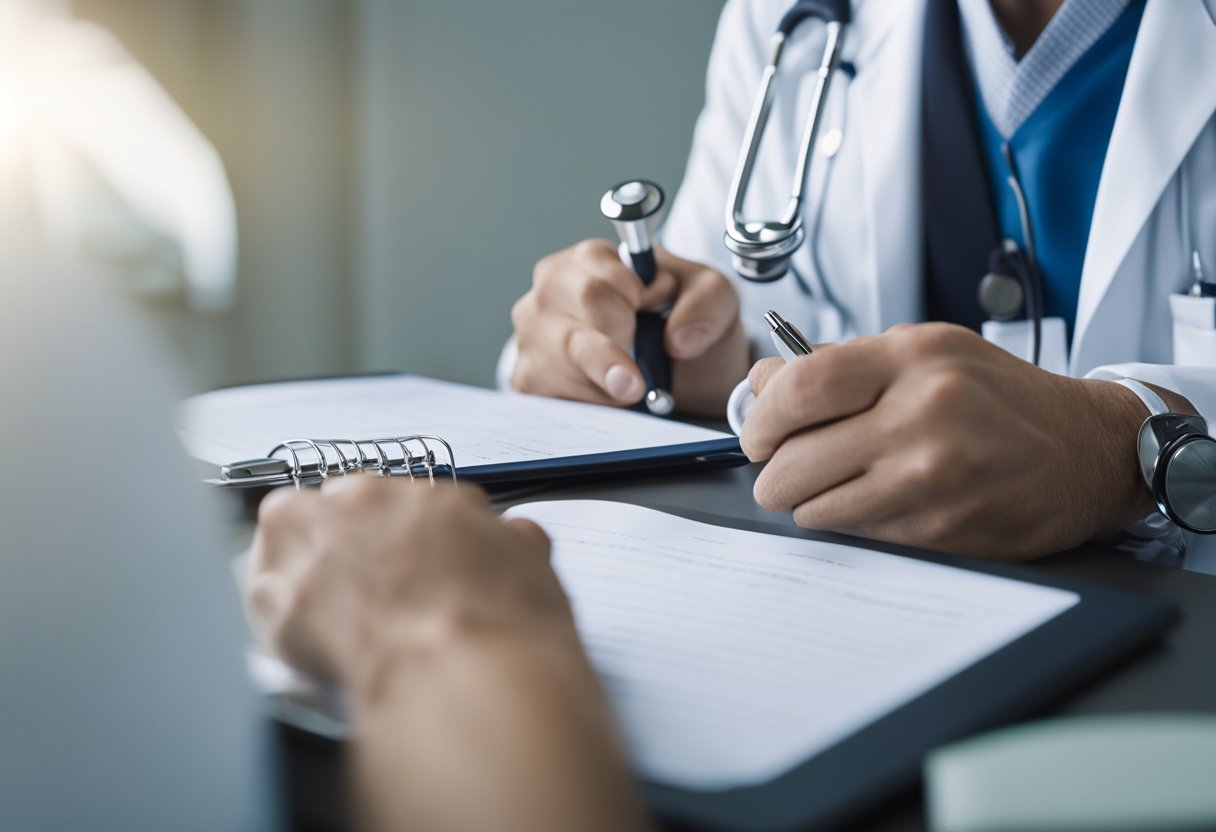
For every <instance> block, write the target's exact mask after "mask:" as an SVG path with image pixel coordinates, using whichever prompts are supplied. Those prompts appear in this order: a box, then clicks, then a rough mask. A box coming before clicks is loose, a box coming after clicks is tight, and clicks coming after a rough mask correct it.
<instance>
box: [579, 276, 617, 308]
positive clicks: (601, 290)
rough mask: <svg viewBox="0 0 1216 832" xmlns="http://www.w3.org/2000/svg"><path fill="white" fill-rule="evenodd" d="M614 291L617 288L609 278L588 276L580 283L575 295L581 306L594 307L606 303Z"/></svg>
mask: <svg viewBox="0 0 1216 832" xmlns="http://www.w3.org/2000/svg"><path fill="white" fill-rule="evenodd" d="M614 292H615V289H614V288H613V286H612V283H611V282H610V281H609V280H608V279H607V278H604V277H600V276H588V277H586V278H584V279H583V281H582V283H581V284H580V285H579V287H578V291H577V293H576V294H575V297H576V299H577V301H578V304H579V306H582V307H584V308H588V309H593V308H595V307H597V306H599V305H601V304H602V303H604V301H605V300H607V299H608V298H610V297H611V296H612V294H613V293H614Z"/></svg>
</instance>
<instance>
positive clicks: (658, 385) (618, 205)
mask: <svg viewBox="0 0 1216 832" xmlns="http://www.w3.org/2000/svg"><path fill="white" fill-rule="evenodd" d="M662 208H663V189H662V188H660V187H659V186H658V185H656V184H654V183H653V182H647V181H646V180H644V179H634V180H630V181H629V182H622V183H621V184H619V185H617V186H616V187H614V188H609V189H608V192H607V193H605V194H604V196H603V198H602V199H601V200H600V213H602V214H603V215H604V216H605V217H607V218H608V219H609V220H611V221H612V225H613V227H614V228H616V232H617V235H618V236H619V237H620V238H621V246H622V247H623V248H624V249H625V251H626V252H628V254H629V263H630V265H631V266H632V267H633V271H634V273H635V274H637V276H638V279H639V280H641V281H642V285H643V286H649V285H650V284H651V283H653V282H654V279H655V276H656V275H657V274H658V271H659V269H658V264H657V263H656V262H655V258H654V241H653V236H654V229H655V225H656V224H657V221H658V218H659V211H660V210H662ZM666 324H667V316H666V315H665V314H663V313H662V312H649V311H644V312H639V313H638V325H637V334H636V335H635V336H634V340H633V358H634V360H635V361H636V362H637V363H638V369H640V370H641V371H642V378H643V379H644V380H645V382H646V397H645V399H643V406H644V407H645V409H646V410H648V411H650V412H651V413H653V414H654V415H656V416H668V415H670V414H671V411H672V410H674V409H675V399H674V398H672V395H671V392H670V391H671V358H670V356H668V355H667V350H666V348H665V347H664V346H663V329H664V327H665V326H666Z"/></svg>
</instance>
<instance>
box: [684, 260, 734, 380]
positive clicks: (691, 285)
mask: <svg viewBox="0 0 1216 832" xmlns="http://www.w3.org/2000/svg"><path fill="white" fill-rule="evenodd" d="M669 256H670V255H669ZM672 274H674V275H675V277H676V280H677V281H678V282H679V289H678V292H677V294H676V299H675V303H674V305H673V306H672V308H671V314H670V315H669V316H668V317H667V328H666V345H667V351H668V352H669V353H671V355H672V357H673V358H678V359H683V360H691V359H694V358H699V357H700V356H701V355H702V354H704V353H705V351H706V350H708V349H709V348H710V347H711V346H713V345H714V344H716V343H718V342H719V341H721V340H722V338H723V337H724V336H725V335H726V334H727V333H728V332H730V330H731V327H732V326H734V324H735V322H736V321H738V320H739V295H738V293H737V292H736V291H735V287H734V286H732V285H731V283H730V281H729V280H727V279H726V278H725V277H724V276H723V275H721V274H719V273H718V272H716V271H714V270H713V269H711V268H709V267H708V266H701V265H699V264H696V263H691V262H689V261H687V260H684V261H681V265H680V267H678V268H673V269H672Z"/></svg>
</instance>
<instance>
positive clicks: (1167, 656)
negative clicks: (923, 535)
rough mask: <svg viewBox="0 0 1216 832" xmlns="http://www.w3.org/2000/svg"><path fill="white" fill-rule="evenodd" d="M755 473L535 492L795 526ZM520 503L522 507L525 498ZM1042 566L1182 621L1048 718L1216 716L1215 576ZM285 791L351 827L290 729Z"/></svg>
mask: <svg viewBox="0 0 1216 832" xmlns="http://www.w3.org/2000/svg"><path fill="white" fill-rule="evenodd" d="M757 470H758V469H757V468H756V467H748V468H738V469H733V470H728V471H715V472H707V473H702V474H699V475H697V476H671V477H653V478H650V479H647V480H641V481H639V480H630V481H621V482H616V483H609V484H602V485H578V486H573V487H567V488H563V489H561V490H560V491H551V492H546V493H544V494H541V495H537V498H538V499H551V498H553V497H563V498H564V497H570V498H582V499H608V500H621V501H625V502H631V503H638V504H641V505H648V506H653V507H655V508H669V509H676V510H681V509H684V510H687V509H692V510H696V511H702V512H708V513H712V514H716V515H718V516H721V517H723V518H727V520H728V521H729V518H740V519H750V520H761V521H765V522H770V523H789V522H790V520H789V518H788V516H786V515H777V514H770V513H768V512H766V511H764V510H763V509H761V508H759V507H758V506H757V505H756V504H755V502H754V501H753V500H752V497H751V483H752V480H753V479H754V477H755V474H756V471H757ZM525 501H526V500H516V501H515V502H525ZM1036 568H1039V569H1044V570H1047V571H1050V572H1052V573H1055V574H1058V575H1064V576H1068V577H1070V578H1077V579H1080V580H1085V581H1090V582H1092V583H1095V584H1103V585H1106V586H1112V587H1118V588H1122V589H1132V590H1139V591H1142V592H1148V593H1152V594H1155V595H1158V596H1160V597H1163V598H1168V599H1170V600H1172V601H1173V602H1175V603H1176V604H1178V606H1179V607H1181V608H1182V610H1183V620H1182V621H1181V622H1180V623H1179V624H1178V625H1177V626H1176V627H1175V628H1174V630H1173V631H1171V632H1170V633H1169V634H1168V635H1167V636H1166V637H1165V638H1164V639H1162V640H1161V642H1159V643H1157V644H1154V645H1153V646H1151V647H1150V648H1147V649H1146V650H1145V651H1144V652H1143V653H1142V654H1141V655H1139V656H1138V657H1137V658H1135V659H1134V660H1131V661H1129V662H1127V663H1126V664H1125V665H1124V666H1123V667H1120V668H1118V669H1116V670H1113V671H1111V672H1108V673H1107V674H1106V675H1105V676H1104V677H1102V678H1100V679H1096V680H1094V681H1093V682H1091V683H1090V684H1089V685H1087V686H1086V687H1085V688H1084V689H1082V690H1080V691H1078V692H1077V693H1075V694H1074V695H1072V696H1071V697H1069V698H1068V699H1066V700H1064V701H1062V702H1060V703H1058V704H1057V706H1056V707H1055V708H1054V709H1052V710H1051V711H1050V713H1051V714H1058V715H1071V714H1109V713H1124V712H1133V711H1140V712H1143V711H1216V576H1211V575H1203V574H1199V573H1195V572H1183V571H1181V570H1177V569H1172V568H1170V567H1166V566H1159V565H1156V564H1150V563H1143V562H1140V561H1136V560H1133V559H1131V558H1130V557H1128V556H1127V555H1125V554H1122V553H1118V552H1112V551H1105V550H1098V549H1094V550H1086V551H1079V552H1071V553H1068V554H1065V555H1056V556H1053V557H1050V558H1046V559H1044V560H1042V561H1039V562H1038V563H1037V564H1036ZM284 736H285V739H286V749H287V760H286V762H287V768H288V788H289V790H290V793H291V799H292V803H293V808H294V812H293V814H294V815H295V817H296V819H297V824H296V826H297V828H302V829H316V830H320V829H325V830H330V829H334V830H337V829H343V828H346V827H345V825H344V823H343V821H342V819H341V811H340V809H339V808H338V807H339V805H340V801H339V800H338V796H339V794H340V791H341V773H340V772H341V767H340V756H341V755H340V749H338V748H337V747H335V746H332V745H330V744H328V743H326V742H324V741H321V740H316V739H314V738H311V737H307V736H304V735H302V734H300V733H298V732H296V731H294V730H285V732H284ZM921 815H922V812H921V805H920V801H919V798H917V797H916V796H909V797H907V798H904V799H902V800H899V801H897V802H895V803H893V804H890V805H887V806H885V807H881V808H880V809H879V810H877V811H876V813H875V815H874V816H873V818H872V819H871V823H870V825H869V826H868V827H867V828H869V829H872V830H875V832H896V830H899V831H900V832H903V831H904V830H919V829H923V828H924V823H923V820H922V817H921Z"/></svg>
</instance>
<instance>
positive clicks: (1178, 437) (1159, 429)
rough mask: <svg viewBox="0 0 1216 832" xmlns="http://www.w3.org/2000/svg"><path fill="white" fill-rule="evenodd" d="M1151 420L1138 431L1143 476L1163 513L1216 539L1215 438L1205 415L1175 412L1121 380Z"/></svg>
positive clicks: (1143, 388)
mask: <svg viewBox="0 0 1216 832" xmlns="http://www.w3.org/2000/svg"><path fill="white" fill-rule="evenodd" d="M1118 383H1119V384H1122V385H1123V386H1124V387H1126V388H1127V389H1128V390H1131V391H1132V392H1133V393H1135V394H1136V395H1137V396H1139V397H1140V401H1142V402H1144V406H1145V407H1147V408H1148V412H1149V416H1148V418H1147V419H1145V420H1144V424H1143V425H1141V426H1140V436H1139V439H1138V441H1137V451H1138V453H1139V456H1140V472H1141V473H1142V474H1143V475H1144V482H1145V483H1146V484H1147V485H1148V487H1149V490H1150V491H1151V492H1152V494H1153V500H1154V501H1155V502H1156V503H1157V508H1159V509H1160V510H1161V513H1162V514H1164V515H1165V516H1166V517H1168V518H1169V519H1170V520H1172V521H1173V522H1174V523H1176V524H1178V525H1179V526H1181V527H1182V528H1184V529H1186V530H1187V531H1191V532H1197V533H1199V534H1216V439H1213V438H1212V437H1211V436H1209V435H1208V423H1207V422H1206V421H1205V420H1204V419H1203V417H1202V416H1185V415H1183V414H1181V413H1171V412H1170V409H1169V407H1167V406H1166V404H1165V401H1164V400H1163V399H1162V398H1161V397H1160V396H1158V395H1157V394H1156V393H1155V392H1153V391H1152V390H1151V389H1149V388H1148V387H1147V386H1146V385H1144V384H1141V383H1140V382H1138V381H1136V380H1135V379H1130V378H1124V379H1119V381H1118Z"/></svg>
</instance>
